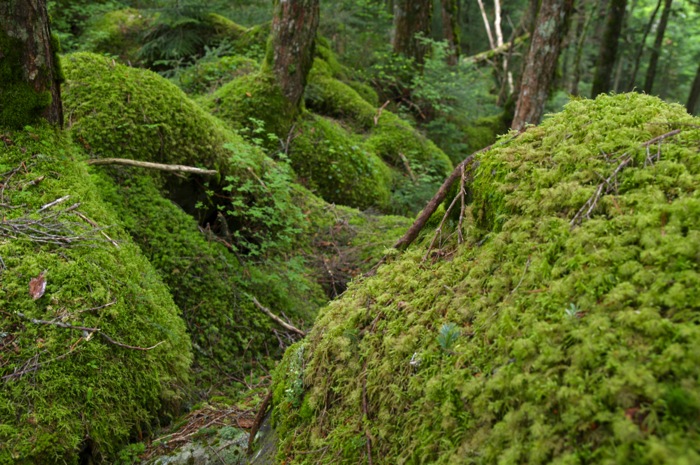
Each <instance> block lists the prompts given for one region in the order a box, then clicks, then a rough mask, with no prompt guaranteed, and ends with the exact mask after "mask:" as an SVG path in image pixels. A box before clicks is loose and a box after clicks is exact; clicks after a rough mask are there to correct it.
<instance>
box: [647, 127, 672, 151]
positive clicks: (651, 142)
mask: <svg viewBox="0 0 700 465" xmlns="http://www.w3.org/2000/svg"><path fill="white" fill-rule="evenodd" d="M680 133H681V130H680V129H674V130H673V131H671V132H667V133H666V134H661V135H660V136H658V137H654V138H653V139H650V140H648V141H646V142H644V143H643V144H642V147H649V146H650V145H651V144H655V143H657V142H660V141H662V140H664V139H667V138H669V137H673V136H675V135H678V134H680Z"/></svg>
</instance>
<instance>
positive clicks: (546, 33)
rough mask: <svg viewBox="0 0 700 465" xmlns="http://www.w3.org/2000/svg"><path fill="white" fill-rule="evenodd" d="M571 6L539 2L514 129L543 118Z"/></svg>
mask: <svg viewBox="0 0 700 465" xmlns="http://www.w3.org/2000/svg"><path fill="white" fill-rule="evenodd" d="M572 7H573V0H542V5H541V6H540V11H539V13H538V15H537V21H536V25H535V29H534V32H533V35H532V40H531V42H530V50H529V52H528V56H527V61H526V64H525V70H524V71H523V77H522V83H521V85H520V94H519V96H518V103H517V105H516V107H515V117H514V118H513V124H512V128H513V129H518V130H519V129H522V128H523V127H524V126H525V125H526V124H528V123H530V124H538V123H539V122H540V120H541V119H542V113H543V112H544V105H545V103H546V101H547V98H548V97H549V92H550V87H551V84H552V80H553V78H554V71H555V70H556V65H557V59H558V58H559V54H560V52H561V42H562V39H563V38H564V36H565V35H566V30H567V22H568V17H569V15H570V13H571V10H572Z"/></svg>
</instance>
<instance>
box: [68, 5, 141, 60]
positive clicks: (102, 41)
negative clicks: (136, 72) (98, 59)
mask: <svg viewBox="0 0 700 465" xmlns="http://www.w3.org/2000/svg"><path fill="white" fill-rule="evenodd" d="M152 23H153V17H152V16H151V15H148V14H146V13H144V12H142V11H139V10H137V9H136V8H125V9H122V10H115V11H110V12H107V13H105V14H102V15H99V16H97V17H95V18H92V19H90V20H89V22H88V24H87V28H86V29H85V32H83V34H82V36H81V38H80V42H81V44H80V48H81V49H82V50H84V51H88V52H94V53H100V54H105V55H109V56H113V57H117V58H119V60H121V61H122V62H123V63H131V64H133V65H137V64H139V63H140V61H141V60H140V57H139V50H140V49H141V43H142V37H143V34H144V32H145V31H146V29H147V28H148V27H149V26H150V25H151V24H152Z"/></svg>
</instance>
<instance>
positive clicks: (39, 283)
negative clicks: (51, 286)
mask: <svg viewBox="0 0 700 465" xmlns="http://www.w3.org/2000/svg"><path fill="white" fill-rule="evenodd" d="M45 274H46V270H44V271H42V272H41V273H39V276H37V277H36V278H32V279H30V280H29V295H30V296H32V299H34V300H36V299H40V298H41V296H43V295H44V292H45V291H46V277H45V276H44V275H45Z"/></svg>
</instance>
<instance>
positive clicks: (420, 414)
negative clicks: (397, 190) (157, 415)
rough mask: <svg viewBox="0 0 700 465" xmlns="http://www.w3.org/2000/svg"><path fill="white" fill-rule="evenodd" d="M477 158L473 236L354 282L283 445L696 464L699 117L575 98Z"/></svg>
mask: <svg viewBox="0 0 700 465" xmlns="http://www.w3.org/2000/svg"><path fill="white" fill-rule="evenodd" d="M673 131H677V132H673ZM647 148H648V150H647ZM478 160H479V166H478V168H477V169H476V171H475V173H474V181H473V183H471V187H470V191H471V192H470V195H469V199H473V200H472V201H470V202H468V204H467V206H466V210H465V219H464V224H463V226H464V236H465V242H464V243H463V244H461V245H456V244H453V243H452V242H448V243H446V244H443V246H442V247H441V249H440V250H433V251H432V252H429V251H427V250H426V243H425V242H424V244H423V246H420V247H416V248H414V249H411V250H409V251H407V252H406V253H404V254H403V255H402V256H401V257H398V258H396V259H395V261H394V262H392V263H390V264H388V265H385V266H383V267H381V268H380V269H379V270H378V273H377V275H376V276H375V277H372V278H369V279H366V280H364V281H362V282H356V283H355V284H354V285H353V286H351V288H350V289H349V290H348V291H347V292H346V293H345V294H344V296H343V297H342V298H341V299H339V300H337V301H335V302H333V303H332V304H331V305H330V306H329V307H327V308H326V309H325V310H323V311H322V312H321V314H320V315H319V318H318V319H317V321H316V325H315V327H314V329H313V331H312V332H311V334H310V335H309V336H308V337H307V339H306V341H304V342H302V343H299V344H297V345H295V346H293V347H291V348H290V349H289V350H288V351H287V353H286V355H285V359H284V361H283V363H282V364H281V365H280V368H279V369H278V370H277V371H276V374H275V390H274V405H275V407H274V408H275V410H274V418H275V421H276V424H277V428H278V432H279V435H280V437H281V438H283V439H282V445H281V447H280V458H283V459H284V461H285V462H286V463H356V462H358V461H359V460H363V461H364V460H367V455H368V454H372V459H373V462H374V463H387V464H388V463H474V464H482V463H483V464H486V463H528V464H544V463H556V464H583V463H588V464H591V463H596V464H597V463H600V464H603V463H606V464H607V463H635V464H662V463H663V464H678V463H688V464H690V463H697V462H698V461H699V460H700V386H699V383H700V326H698V321H700V317H699V315H700V303H699V301H698V299H697V295H698V292H699V291H700V235H699V233H698V231H700V187H699V186H700V120H698V119H697V118H692V117H690V116H689V115H687V113H685V111H684V110H683V109H682V108H681V107H680V106H678V105H668V104H665V103H663V102H661V101H660V100H658V99H656V98H653V97H649V96H643V95H637V94H623V95H618V96H614V97H610V96H601V97H599V98H598V99H596V100H595V101H588V100H577V101H573V102H571V103H570V104H568V105H567V107H566V108H565V110H564V111H563V112H562V113H560V114H557V115H555V116H553V117H551V118H549V119H547V120H545V122H544V123H542V125H540V126H539V127H533V128H529V129H528V130H527V131H526V132H525V133H523V134H521V135H520V136H518V137H516V138H515V139H514V140H511V139H508V138H507V137H506V138H503V139H501V142H500V143H499V144H498V145H497V146H496V147H495V148H494V149H492V150H490V151H488V152H486V153H483V154H481V155H480V156H479V158H478ZM605 179H607V180H608V181H607V182H605V181H604V180H605ZM597 192H598V193H600V195H599V196H598V195H597V194H596V193H597ZM469 199H468V200H469ZM589 207H592V208H590V211H589ZM579 212H581V214H579ZM586 212H588V214H586ZM428 234H429V235H430V237H428V238H426V241H427V240H429V239H430V238H431V237H432V231H431V232H429V233H428ZM426 255H427V258H426V259H425V260H424V259H423V257H424V256H426Z"/></svg>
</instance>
